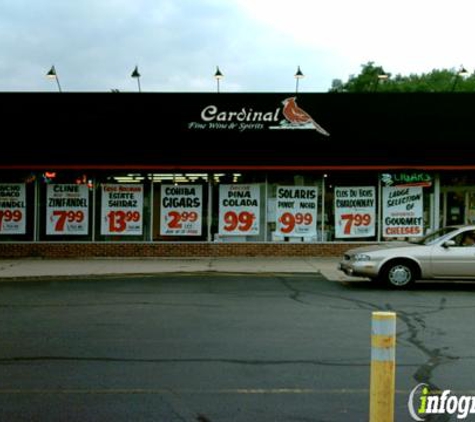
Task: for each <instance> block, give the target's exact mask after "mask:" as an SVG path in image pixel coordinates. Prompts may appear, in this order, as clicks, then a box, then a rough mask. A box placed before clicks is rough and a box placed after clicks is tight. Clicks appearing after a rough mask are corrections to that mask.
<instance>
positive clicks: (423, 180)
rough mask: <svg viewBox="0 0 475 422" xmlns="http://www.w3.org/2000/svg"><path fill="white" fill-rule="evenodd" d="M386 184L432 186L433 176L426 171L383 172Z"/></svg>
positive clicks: (382, 179) (382, 176) (382, 177)
mask: <svg viewBox="0 0 475 422" xmlns="http://www.w3.org/2000/svg"><path fill="white" fill-rule="evenodd" d="M381 182H383V185H384V186H399V187H401V186H422V187H429V186H432V176H431V175H430V174H429V173H424V172H399V173H383V174H381Z"/></svg>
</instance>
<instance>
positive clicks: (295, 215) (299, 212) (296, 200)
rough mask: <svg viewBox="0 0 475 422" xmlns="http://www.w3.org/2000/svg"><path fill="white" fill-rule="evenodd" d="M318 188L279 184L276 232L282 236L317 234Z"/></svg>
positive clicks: (309, 235)
mask: <svg viewBox="0 0 475 422" xmlns="http://www.w3.org/2000/svg"><path fill="white" fill-rule="evenodd" d="M317 203H318V188H316V187H309V186H278V187H277V193H276V232H277V233H278V234H279V235H281V236H289V237H291V236H301V237H305V236H307V237H311V236H316V235H317Z"/></svg>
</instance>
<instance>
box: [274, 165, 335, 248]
mask: <svg viewBox="0 0 475 422" xmlns="http://www.w3.org/2000/svg"><path fill="white" fill-rule="evenodd" d="M267 181H268V183H267V198H268V204H267V238H266V240H267V241H272V242H321V241H322V239H327V238H328V237H329V234H328V227H327V225H326V219H325V211H324V210H323V208H322V207H321V204H322V200H321V197H322V195H323V194H324V187H323V183H324V182H323V174H318V173H304V174H293V173H289V172H285V173H284V172H275V173H270V174H269V175H268V177H267Z"/></svg>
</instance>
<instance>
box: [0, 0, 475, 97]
mask: <svg viewBox="0 0 475 422" xmlns="http://www.w3.org/2000/svg"><path fill="white" fill-rule="evenodd" d="M474 11H475V3H474V2H473V0H397V1H396V0H392V1H386V0H359V1H354V0H291V1H283V0H0V71H1V75H2V77H1V78H0V91H1V92H12V91H13V92H16V91H27V92H31V91H35V92H36V91H41V92H48V91H57V90H58V87H57V84H56V83H55V81H54V80H51V79H48V78H46V76H45V75H46V73H47V72H48V70H49V69H50V68H51V66H52V65H54V66H55V68H56V71H57V75H58V78H59V81H60V84H61V87H62V89H63V91H64V92H66V91H71V92H100V91H102V92H110V91H111V90H119V91H121V92H136V91H138V83H137V82H138V81H137V79H133V78H131V73H132V71H133V69H134V67H135V66H138V69H139V72H140V74H141V77H140V85H141V89H142V92H216V90H217V83H216V80H215V79H214V77H213V75H214V73H215V71H216V66H219V68H220V70H221V72H222V73H223V74H224V79H222V80H221V81H220V91H221V92H294V91H295V88H296V81H295V78H294V74H295V72H296V70H297V66H300V68H301V70H302V72H303V74H304V75H305V78H303V79H302V80H300V81H299V92H326V91H328V89H329V88H330V87H331V84H332V81H333V80H334V79H341V80H343V81H346V80H348V78H349V77H350V76H351V75H357V74H358V73H359V72H360V71H361V66H362V65H363V64H365V63H367V62H369V61H372V62H374V63H375V64H376V65H380V66H383V68H384V70H385V71H386V72H390V73H392V74H393V75H394V74H398V73H401V74H403V75H407V74H410V73H423V72H429V71H431V70H432V69H435V68H437V69H441V68H447V69H459V68H460V67H461V65H463V66H464V67H465V68H466V69H467V70H468V71H469V72H470V73H472V72H473V70H474V67H475V48H474V46H473V42H474V37H473V35H474V29H473V28H474V26H473V16H474Z"/></svg>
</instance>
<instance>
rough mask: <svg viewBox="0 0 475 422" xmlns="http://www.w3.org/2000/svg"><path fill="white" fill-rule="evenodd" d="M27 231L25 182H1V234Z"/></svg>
mask: <svg viewBox="0 0 475 422" xmlns="http://www.w3.org/2000/svg"><path fill="white" fill-rule="evenodd" d="M25 233H26V189H25V184H24V183H2V184H0V235H1V234H25Z"/></svg>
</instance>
